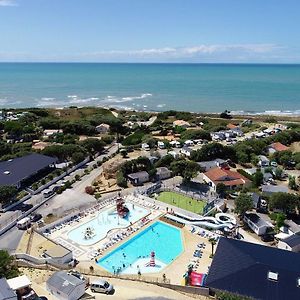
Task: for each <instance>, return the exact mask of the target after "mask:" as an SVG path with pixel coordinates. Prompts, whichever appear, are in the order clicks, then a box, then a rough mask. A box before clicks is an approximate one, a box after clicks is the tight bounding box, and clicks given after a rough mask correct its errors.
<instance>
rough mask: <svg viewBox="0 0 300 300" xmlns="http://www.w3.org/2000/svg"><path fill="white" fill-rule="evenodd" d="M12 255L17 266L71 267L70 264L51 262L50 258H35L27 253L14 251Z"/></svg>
mask: <svg viewBox="0 0 300 300" xmlns="http://www.w3.org/2000/svg"><path fill="white" fill-rule="evenodd" d="M14 257H15V259H16V262H17V264H18V266H21V265H22V266H29V267H34V268H41V269H42V268H47V267H48V266H49V267H53V268H55V269H57V270H69V269H71V268H72V266H70V265H68V264H59V263H56V262H53V261H52V260H51V258H49V259H46V258H37V257H34V256H31V255H29V254H27V253H15V254H14Z"/></svg>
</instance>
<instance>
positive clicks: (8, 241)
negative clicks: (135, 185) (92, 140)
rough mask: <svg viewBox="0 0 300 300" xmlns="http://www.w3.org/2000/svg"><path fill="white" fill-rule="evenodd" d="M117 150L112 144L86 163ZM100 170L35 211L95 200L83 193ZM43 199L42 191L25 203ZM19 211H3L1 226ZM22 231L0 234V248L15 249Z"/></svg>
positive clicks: (66, 178)
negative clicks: (103, 152)
mask: <svg viewBox="0 0 300 300" xmlns="http://www.w3.org/2000/svg"><path fill="white" fill-rule="evenodd" d="M117 150H118V145H117V144H114V145H113V146H112V147H111V148H110V149H109V150H108V152H107V153H105V154H103V155H100V156H99V157H97V159H96V160H94V161H92V162H90V163H88V165H93V164H94V163H95V162H97V161H99V160H102V159H103V158H104V157H106V156H110V155H112V154H113V153H115V152H116V151H117ZM101 172H102V167H99V168H96V169H93V170H92V171H91V173H90V174H87V175H85V176H84V177H83V178H82V180H81V181H78V182H76V183H75V184H74V185H73V187H72V189H69V190H66V191H65V192H63V193H62V194H60V195H55V196H54V197H52V198H51V199H49V200H48V201H47V202H46V203H45V204H43V205H42V206H41V207H39V208H38V209H37V210H36V212H38V213H41V214H42V215H43V216H46V215H47V214H49V213H53V211H54V210H60V211H62V212H64V211H67V210H70V209H72V208H74V207H79V206H81V205H84V204H88V203H90V202H95V201H96V199H95V198H94V197H92V196H90V195H88V194H86V193H85V190H84V189H85V187H86V186H87V185H91V183H92V181H93V180H94V178H95V177H97V176H98V175H99V174H100V173H101ZM83 173H84V169H82V168H80V169H78V170H76V171H74V172H73V173H72V174H70V175H68V176H66V177H64V178H63V179H62V180H60V181H58V182H57V183H55V184H54V185H59V184H61V183H62V181H65V180H70V179H72V178H73V177H75V175H77V174H83ZM43 200H44V198H43V195H42V193H40V194H38V195H34V196H32V197H31V198H30V199H28V200H27V201H25V202H24V203H25V204H31V205H33V206H35V205H37V204H38V203H41V202H42V201H43ZM21 214H22V213H21V211H19V210H17V211H8V212H6V213H3V214H2V216H1V226H4V225H5V224H8V223H9V222H12V221H13V220H14V219H15V218H16V217H18V216H20V215H21ZM21 235H22V231H19V230H17V229H16V227H14V228H12V229H10V230H9V231H8V232H6V233H5V234H4V235H2V236H0V245H1V246H0V248H1V249H4V248H5V249H16V246H17V245H18V242H19V240H20V238H21Z"/></svg>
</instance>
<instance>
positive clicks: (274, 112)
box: [230, 109, 300, 116]
mask: <svg viewBox="0 0 300 300" xmlns="http://www.w3.org/2000/svg"><path fill="white" fill-rule="evenodd" d="M230 113H231V114H232V115H249V116H259V115H265V116H300V109H297V110H265V111H244V110H237V111H231V112H230Z"/></svg>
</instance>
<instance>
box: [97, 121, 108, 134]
mask: <svg viewBox="0 0 300 300" xmlns="http://www.w3.org/2000/svg"><path fill="white" fill-rule="evenodd" d="M109 130H110V126H109V125H108V124H105V123H102V124H100V125H98V126H96V131H97V132H98V133H100V134H106V133H109Z"/></svg>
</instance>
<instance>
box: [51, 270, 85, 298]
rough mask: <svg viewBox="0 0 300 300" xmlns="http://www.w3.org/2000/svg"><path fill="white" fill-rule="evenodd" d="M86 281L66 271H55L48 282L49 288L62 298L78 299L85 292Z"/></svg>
mask: <svg viewBox="0 0 300 300" xmlns="http://www.w3.org/2000/svg"><path fill="white" fill-rule="evenodd" d="M85 286H86V282H85V281H84V280H82V279H79V278H77V277H75V276H74V275H72V274H69V273H67V272H65V271H59V272H56V273H54V274H53V275H52V276H51V277H50V278H49V279H48V280H47V282H46V288H47V290H48V291H49V292H50V293H51V294H52V295H54V296H55V297H56V298H58V299H60V300H77V299H79V298H81V297H82V296H83V295H84V293H85Z"/></svg>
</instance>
